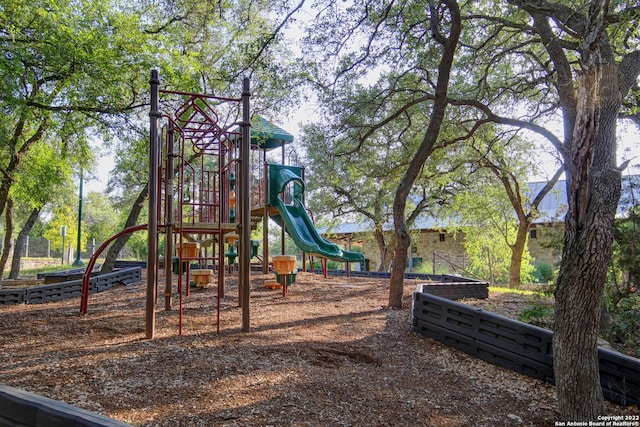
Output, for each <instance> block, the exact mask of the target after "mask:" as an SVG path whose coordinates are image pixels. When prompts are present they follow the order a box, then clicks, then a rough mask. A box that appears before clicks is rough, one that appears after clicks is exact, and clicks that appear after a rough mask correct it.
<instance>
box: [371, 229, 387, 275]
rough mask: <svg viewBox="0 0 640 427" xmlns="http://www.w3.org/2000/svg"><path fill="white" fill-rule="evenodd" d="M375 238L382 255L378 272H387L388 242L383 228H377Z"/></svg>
mask: <svg viewBox="0 0 640 427" xmlns="http://www.w3.org/2000/svg"><path fill="white" fill-rule="evenodd" d="M374 238H375V240H376V244H377V245H378V253H379V254H380V265H379V266H378V271H387V242H385V240H384V233H383V232H382V228H377V227H376V230H375V232H374Z"/></svg>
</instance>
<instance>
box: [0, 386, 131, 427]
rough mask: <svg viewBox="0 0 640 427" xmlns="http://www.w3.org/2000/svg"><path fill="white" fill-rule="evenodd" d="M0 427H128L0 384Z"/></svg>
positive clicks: (101, 416) (92, 413) (98, 415)
mask: <svg viewBox="0 0 640 427" xmlns="http://www.w3.org/2000/svg"><path fill="white" fill-rule="evenodd" d="M0 426H7V427H68V426H73V427H127V426H129V427H130V424H126V423H123V422H120V421H116V420H114V419H111V418H107V417H105V416H103V415H100V414H96V413H94V412H89V411H86V410H84V409H81V408H78V407H75V406H71V405H68V404H66V403H63V402H58V401H57V400H53V399H49V398H47V397H44V396H40V395H38V394H34V393H30V392H28V391H24V390H20V389H17V388H14V387H9V386H7V385H4V384H0Z"/></svg>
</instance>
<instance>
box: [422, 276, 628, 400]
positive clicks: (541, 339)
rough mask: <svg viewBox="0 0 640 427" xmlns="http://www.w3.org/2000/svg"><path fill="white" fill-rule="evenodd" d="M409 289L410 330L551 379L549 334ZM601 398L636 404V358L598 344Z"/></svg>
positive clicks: (551, 357)
mask: <svg viewBox="0 0 640 427" xmlns="http://www.w3.org/2000/svg"><path fill="white" fill-rule="evenodd" d="M428 289H429V288H428V287H424V286H420V287H419V289H418V290H417V291H416V292H414V294H413V295H414V298H413V308H412V330H413V331H414V332H418V333H420V334H422V335H425V336H427V337H430V338H433V339H435V340H437V341H440V342H442V343H444V344H447V345H449V346H451V347H454V348H457V349H459V350H462V351H464V352H465V353H467V354H470V355H472V356H475V357H478V358H480V359H483V360H486V361H487V362H490V363H493V364H495V365H498V366H502V367H504V368H507V369H511V370H513V371H516V372H519V373H521V374H525V375H527V376H530V377H532V378H538V379H541V380H544V381H547V382H549V383H551V384H553V383H554V378H553V353H552V347H551V343H552V338H553V332H552V331H549V330H547V329H543V328H540V327H537V326H534V325H529V324H526V323H523V322H519V321H517V320H512V319H508V318H506V317H503V316H500V315H498V314H495V313H491V312H487V311H484V310H482V309H479V308H475V307H471V306H468V305H464V304H460V303H458V302H455V301H450V300H447V299H444V298H442V297H439V296H435V295H431V294H429V293H428V292H429V290H428ZM598 360H599V363H600V384H601V386H602V392H603V394H604V397H605V398H606V399H608V400H610V401H612V402H615V403H618V404H621V405H640V360H638V359H636V358H633V357H630V356H627V355H624V354H622V353H618V352H616V351H612V350H608V349H604V348H599V349H598Z"/></svg>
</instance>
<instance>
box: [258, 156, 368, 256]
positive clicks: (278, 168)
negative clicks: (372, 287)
mask: <svg viewBox="0 0 640 427" xmlns="http://www.w3.org/2000/svg"><path fill="white" fill-rule="evenodd" d="M291 182H293V195H292V197H291V199H292V203H290V204H289V203H285V202H284V201H283V200H282V197H281V194H280V193H282V192H283V191H284V190H285V189H286V188H287V185H288V184H289V183H291ZM303 193H304V182H303V180H302V177H301V168H299V167H295V166H284V165H275V164H270V165H269V203H270V204H271V205H272V206H274V207H275V208H276V209H277V210H278V215H273V216H271V218H272V219H273V220H274V221H275V222H276V223H278V225H280V226H281V227H282V226H283V224H284V227H285V229H286V230H287V233H288V234H289V236H291V238H292V239H293V241H294V242H295V244H296V246H298V247H299V248H300V249H301V250H303V251H304V252H306V253H308V254H310V255H313V256H318V257H322V258H328V259H331V260H334V261H339V262H362V261H364V255H363V254H362V253H361V252H349V251H343V250H342V249H340V247H339V246H338V245H336V244H334V243H331V242H329V241H328V240H326V239H324V238H323V237H322V236H320V234H319V233H318V230H316V228H315V226H314V225H313V222H312V221H311V218H309V215H308V214H307V210H306V208H305V207H304V205H303V204H302V194H303Z"/></svg>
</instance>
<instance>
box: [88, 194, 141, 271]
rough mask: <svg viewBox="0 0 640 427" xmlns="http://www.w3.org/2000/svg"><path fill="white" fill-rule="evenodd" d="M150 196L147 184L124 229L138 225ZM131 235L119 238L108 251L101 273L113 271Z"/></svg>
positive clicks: (132, 208)
mask: <svg viewBox="0 0 640 427" xmlns="http://www.w3.org/2000/svg"><path fill="white" fill-rule="evenodd" d="M148 195H149V183H147V184H146V185H145V186H144V187H143V188H142V190H141V191H140V193H139V194H138V197H137V198H136V200H135V202H133V206H132V207H131V211H130V212H129V216H128V217H127V221H126V222H125V224H124V228H127V227H133V226H134V225H136V224H137V223H138V218H139V217H140V213H141V212H142V208H143V207H144V202H145V201H146V200H147V196H148ZM129 236H130V234H123V235H122V236H120V237H118V238H117V239H116V240H115V241H114V242H113V243H112V244H111V246H110V247H109V250H108V251H107V255H106V257H105V260H104V263H103V264H102V268H101V269H100V272H101V273H109V272H111V271H113V268H114V267H115V265H116V258H117V257H118V254H119V253H120V251H121V250H122V248H123V247H124V245H126V244H127V241H129Z"/></svg>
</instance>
